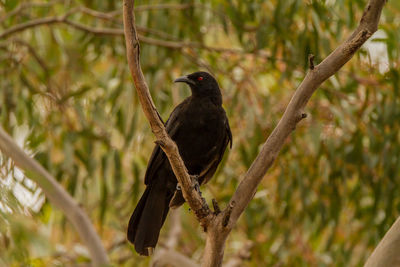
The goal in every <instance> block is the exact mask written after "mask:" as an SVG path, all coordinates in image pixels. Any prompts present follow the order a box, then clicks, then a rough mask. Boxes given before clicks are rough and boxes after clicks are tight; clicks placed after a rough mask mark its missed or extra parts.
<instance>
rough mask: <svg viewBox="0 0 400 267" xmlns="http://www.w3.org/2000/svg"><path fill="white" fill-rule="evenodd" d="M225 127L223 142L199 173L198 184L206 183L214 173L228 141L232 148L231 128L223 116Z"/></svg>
mask: <svg viewBox="0 0 400 267" xmlns="http://www.w3.org/2000/svg"><path fill="white" fill-rule="evenodd" d="M225 128H226V135H225V138H224V142H222V145H221V147H220V148H219V151H218V153H216V154H215V157H214V159H213V160H212V161H211V162H210V164H209V165H208V166H207V167H206V168H204V169H203V171H202V172H201V174H200V175H199V176H200V177H199V183H200V184H205V183H207V182H208V181H209V180H210V179H211V178H212V177H213V175H214V173H215V171H216V170H217V168H218V165H219V163H220V162H221V160H222V157H223V156H224V153H225V150H226V147H227V146H228V144H229V143H230V148H232V132H231V128H230V127H229V121H228V118H227V117H226V116H225Z"/></svg>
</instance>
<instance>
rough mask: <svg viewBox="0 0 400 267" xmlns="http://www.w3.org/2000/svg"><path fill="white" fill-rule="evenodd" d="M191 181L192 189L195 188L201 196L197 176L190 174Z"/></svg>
mask: <svg viewBox="0 0 400 267" xmlns="http://www.w3.org/2000/svg"><path fill="white" fill-rule="evenodd" d="M192 183H193V188H194V190H196V191H197V192H198V193H199V194H200V196H201V191H200V184H199V176H198V175H192Z"/></svg>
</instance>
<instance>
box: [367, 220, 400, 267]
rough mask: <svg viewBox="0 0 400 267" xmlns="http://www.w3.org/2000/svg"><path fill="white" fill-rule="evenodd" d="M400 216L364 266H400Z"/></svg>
mask: <svg viewBox="0 0 400 267" xmlns="http://www.w3.org/2000/svg"><path fill="white" fill-rule="evenodd" d="M399 247H400V217H399V218H397V220H396V221H395V223H394V224H393V225H392V227H390V229H389V231H387V233H386V234H385V236H384V237H383V238H382V240H381V241H380V242H379V244H378V246H377V247H376V248H375V250H374V252H372V254H371V256H370V257H369V258H368V260H367V262H366V263H365V265H364V267H380V266H400V254H399Z"/></svg>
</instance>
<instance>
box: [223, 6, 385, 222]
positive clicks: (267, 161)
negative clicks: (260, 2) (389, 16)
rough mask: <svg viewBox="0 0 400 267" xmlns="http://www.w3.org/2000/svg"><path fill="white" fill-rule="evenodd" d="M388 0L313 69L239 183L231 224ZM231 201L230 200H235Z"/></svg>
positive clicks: (375, 24)
mask: <svg viewBox="0 0 400 267" xmlns="http://www.w3.org/2000/svg"><path fill="white" fill-rule="evenodd" d="M385 2H386V1H385V0H371V1H370V2H369V3H368V5H367V8H366V9H365V11H364V14H363V17H362V19H361V21H360V25H359V26H358V27H357V29H356V30H355V31H354V32H353V34H352V35H351V36H350V37H349V38H348V39H347V40H346V41H345V42H344V43H343V44H341V45H340V46H339V47H338V48H336V49H335V51H333V52H332V53H331V54H330V55H329V56H328V57H327V58H326V59H325V60H323V61H322V62H321V63H320V64H319V65H317V66H315V67H314V69H312V70H310V71H309V72H308V73H307V75H306V77H305V78H304V80H303V82H302V83H301V84H300V86H299V87H298V88H297V90H296V92H295V93H294V95H293V97H292V99H291V100H290V103H289V104H288V106H287V108H286V110H285V113H284V114H283V116H282V118H281V120H280V121H279V123H278V125H277V126H276V128H275V129H274V130H273V132H272V133H271V135H270V136H269V137H268V139H267V141H266V142H265V143H264V145H263V147H262V149H261V152H260V154H259V155H258V156H257V158H256V159H255V160H254V162H253V164H252V165H251V166H250V168H249V170H248V171H247V173H246V174H245V175H244V177H243V179H242V181H241V183H240V184H239V186H238V188H237V190H236V192H235V194H234V195H233V197H232V200H234V201H235V202H236V206H235V207H234V208H233V210H232V214H231V221H230V222H231V223H232V224H234V223H235V222H236V221H237V219H238V218H239V216H240V215H241V214H242V212H243V211H244V209H245V208H246V206H247V205H248V203H249V202H250V200H251V199H252V198H253V196H254V193H255V192H256V189H257V186H258V184H259V183H260V182H261V180H262V178H263V177H264V175H265V173H266V172H267V171H268V169H269V168H270V167H271V165H272V163H273V162H274V160H275V158H276V157H277V156H278V153H279V151H280V149H281V148H282V146H283V144H284V142H285V140H286V138H287V137H288V136H289V134H290V133H291V132H292V131H293V130H294V129H295V127H296V124H297V123H298V122H299V121H300V120H301V119H302V118H304V115H303V114H304V113H303V109H304V107H305V106H306V104H307V102H308V101H309V99H310V97H311V96H312V94H313V93H314V92H315V90H316V89H317V88H318V87H319V86H320V85H321V83H322V82H324V81H325V80H326V79H328V78H329V77H330V76H332V75H333V74H334V73H335V72H337V71H338V70H339V69H340V68H341V67H342V66H343V65H344V64H345V63H346V62H347V61H349V60H350V59H351V58H352V56H353V55H354V53H355V52H356V51H357V50H358V49H359V48H360V47H361V45H362V44H363V43H364V42H365V41H366V40H367V39H368V38H369V37H370V36H371V35H372V33H374V32H375V31H376V30H377V27H378V22H379V18H380V14H381V11H382V8H383V5H384V4H385ZM232 200H231V201H232Z"/></svg>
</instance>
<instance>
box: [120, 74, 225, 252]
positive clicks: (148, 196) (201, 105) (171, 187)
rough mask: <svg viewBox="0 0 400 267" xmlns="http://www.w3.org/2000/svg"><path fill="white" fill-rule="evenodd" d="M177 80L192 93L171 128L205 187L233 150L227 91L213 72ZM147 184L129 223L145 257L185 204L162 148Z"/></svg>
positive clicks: (190, 168) (171, 120)
mask: <svg viewBox="0 0 400 267" xmlns="http://www.w3.org/2000/svg"><path fill="white" fill-rule="evenodd" d="M175 82H184V83H187V84H188V85H189V86H190V89H191V91H192V95H191V96H189V97H188V98H186V99H185V100H184V101H183V102H182V103H180V104H179V105H178V106H177V107H176V108H175V109H174V110H173V111H172V113H171V115H170V117H169V119H168V120H167V122H166V124H165V127H166V129H167V132H168V134H169V136H170V137H171V138H172V140H174V141H175V142H176V144H177V146H178V149H179V153H180V155H181V157H182V159H183V161H184V163H185V165H186V168H187V169H188V172H189V174H190V175H194V176H197V177H198V183H199V184H200V185H201V184H205V183H207V182H208V180H210V178H211V177H212V176H213V175H214V173H215V171H216V170H217V167H218V164H219V162H220V161H221V159H222V156H223V155H224V152H225V149H226V147H227V145H228V143H229V142H230V146H231V147H232V133H231V130H230V128H229V122H228V118H227V117H226V114H225V110H224V109H223V108H222V95H221V91H220V89H219V86H218V83H217V81H216V80H215V79H214V77H212V76H211V75H210V74H209V73H207V72H195V73H192V74H190V75H187V76H183V77H180V78H178V79H176V80H175ZM144 183H145V184H146V186H147V187H146V190H145V191H144V193H143V195H142V197H141V198H140V200H139V202H138V204H137V206H136V208H135V210H134V212H133V214H132V216H131V218H130V220H129V226H128V234H127V236H128V240H129V241H130V242H131V243H133V244H134V245H135V249H136V251H137V252H138V253H139V254H141V255H146V256H148V255H149V253H151V251H152V249H153V248H154V247H155V246H156V244H157V241H158V236H159V234H160V230H161V227H162V225H163V224H164V221H165V218H166V216H167V214H168V211H169V208H170V207H171V208H176V207H179V206H181V205H182V204H183V203H184V202H185V199H184V198H183V196H182V191H180V190H179V189H177V179H176V177H175V175H174V173H173V171H172V168H171V165H170V164H169V161H168V158H167V156H166V155H165V153H164V151H163V150H162V149H161V148H160V146H159V145H156V146H155V148H154V150H153V153H152V155H151V157H150V160H149V163H148V166H147V170H146V174H145V180H144Z"/></svg>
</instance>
